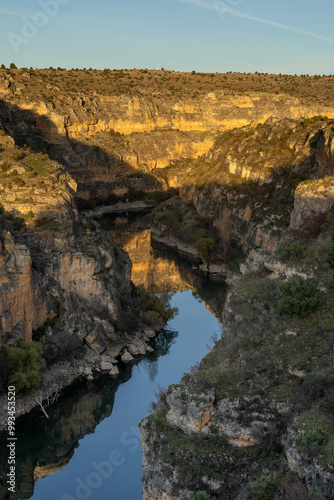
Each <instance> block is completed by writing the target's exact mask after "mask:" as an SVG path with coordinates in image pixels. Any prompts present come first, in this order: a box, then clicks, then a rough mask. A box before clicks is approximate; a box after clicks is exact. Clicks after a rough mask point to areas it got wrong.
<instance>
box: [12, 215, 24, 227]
mask: <svg viewBox="0 0 334 500" xmlns="http://www.w3.org/2000/svg"><path fill="white" fill-rule="evenodd" d="M23 225H24V220H23V219H21V218H20V217H15V219H14V222H13V227H14V229H22V227H23Z"/></svg>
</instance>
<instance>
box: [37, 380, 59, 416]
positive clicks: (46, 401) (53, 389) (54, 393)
mask: <svg viewBox="0 0 334 500" xmlns="http://www.w3.org/2000/svg"><path fill="white" fill-rule="evenodd" d="M59 396H60V388H59V386H58V384H52V385H49V386H44V387H42V388H41V389H40V390H39V391H38V392H36V393H35V400H36V402H37V403H38V405H39V406H40V408H41V410H42V412H43V413H44V415H45V417H46V418H50V417H49V415H48V414H47V412H46V408H47V407H48V406H51V405H52V404H53V403H55V402H56V401H57V399H58V398H59Z"/></svg>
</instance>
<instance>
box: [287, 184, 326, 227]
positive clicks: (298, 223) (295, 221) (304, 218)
mask: <svg viewBox="0 0 334 500" xmlns="http://www.w3.org/2000/svg"><path fill="white" fill-rule="evenodd" d="M333 207H334V179H333V178H332V177H327V178H326V179H321V180H313V181H306V182H305V183H302V184H299V186H298V187H297V189H296V193H295V202H294V209H293V212H292V213H291V222H290V227H291V228H292V229H301V228H303V227H307V226H309V225H313V224H316V222H317V219H318V220H319V223H323V222H325V219H326V217H330V216H331V213H332V212H333Z"/></svg>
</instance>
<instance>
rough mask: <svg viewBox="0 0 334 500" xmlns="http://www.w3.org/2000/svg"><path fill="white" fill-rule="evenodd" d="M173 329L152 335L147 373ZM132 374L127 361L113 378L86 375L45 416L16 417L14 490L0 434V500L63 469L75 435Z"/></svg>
mask: <svg viewBox="0 0 334 500" xmlns="http://www.w3.org/2000/svg"><path fill="white" fill-rule="evenodd" d="M177 335H178V334H177V332H173V331H169V330H166V331H163V332H161V333H160V334H158V335H157V337H156V338H155V339H154V341H153V347H154V352H152V353H150V354H149V355H148V356H147V357H146V358H145V360H143V361H144V362H143V366H144V368H145V369H147V371H148V373H149V376H150V379H151V380H152V379H154V377H155V374H156V371H157V360H158V358H159V357H160V356H165V355H167V354H168V352H169V349H170V347H171V345H172V344H173V342H174V340H175V338H176V337H177ZM131 375H132V367H131V366H129V365H127V366H126V367H125V368H124V370H123V371H122V372H121V374H120V375H119V376H118V378H117V380H114V379H112V378H111V377H108V376H103V377H100V378H99V379H97V380H92V381H86V382H82V383H80V384H76V385H75V386H73V387H71V388H69V389H68V390H66V391H65V392H64V393H63V394H62V397H61V399H60V400H59V401H58V402H57V403H55V404H54V405H52V406H50V407H49V408H48V414H49V416H50V418H49V419H46V418H45V417H44V416H43V415H42V413H41V411H39V410H35V411H33V412H31V413H30V414H29V415H28V416H23V417H21V418H20V419H18V420H17V423H16V437H17V443H18V444H17V446H16V493H15V494H13V493H10V494H9V492H8V491H7V487H8V485H7V484H6V478H5V476H6V474H7V473H8V470H5V469H7V459H8V449H7V447H6V441H7V434H6V433H5V432H4V433H3V434H2V435H1V436H0V439H1V443H2V446H1V448H0V463H1V464H3V466H2V470H3V473H2V476H1V478H0V498H1V499H3V500H9V499H10V500H16V499H18V498H20V499H28V498H31V496H32V495H33V493H34V484H35V482H36V481H37V479H39V478H43V477H46V476H48V475H49V474H53V473H55V472H58V471H59V470H61V469H63V468H64V467H65V466H66V465H67V464H68V463H69V461H70V460H71V458H72V456H73V454H74V451H75V450H76V448H78V446H79V440H80V439H82V438H83V437H84V436H85V435H87V434H91V433H93V432H94V431H95V428H96V426H97V425H98V424H99V423H100V422H102V420H104V419H105V418H107V417H109V416H110V415H111V413H112V410H113V406H114V400H115V394H116V392H117V389H118V387H119V386H120V385H121V384H124V383H126V382H127V381H128V380H129V379H130V378H131Z"/></svg>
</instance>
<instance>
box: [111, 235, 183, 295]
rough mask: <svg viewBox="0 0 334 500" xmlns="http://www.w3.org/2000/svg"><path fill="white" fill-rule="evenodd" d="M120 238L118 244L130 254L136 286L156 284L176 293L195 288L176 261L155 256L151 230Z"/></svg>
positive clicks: (133, 279)
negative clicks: (188, 281)
mask: <svg viewBox="0 0 334 500" xmlns="http://www.w3.org/2000/svg"><path fill="white" fill-rule="evenodd" d="M118 238H119V239H118ZM118 238H117V239H116V240H117V244H119V245H120V246H121V247H122V248H123V250H125V251H126V252H127V253H128V254H129V257H130V259H131V261H132V276H131V279H132V281H133V282H134V284H135V285H137V286H138V285H144V286H145V287H147V286H148V285H151V284H153V283H154V284H155V285H157V286H159V287H163V288H164V289H166V290H170V291H175V292H176V291H184V290H189V289H192V288H193V287H192V286H191V285H190V283H187V281H186V280H185V278H184V277H183V276H182V274H181V269H180V267H179V266H178V265H177V264H176V263H175V262H174V261H172V260H169V259H164V258H162V257H155V256H154V250H153V249H152V245H151V231H150V230H149V229H145V230H143V231H139V232H136V233H128V234H123V235H120V234H119V236H118Z"/></svg>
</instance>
